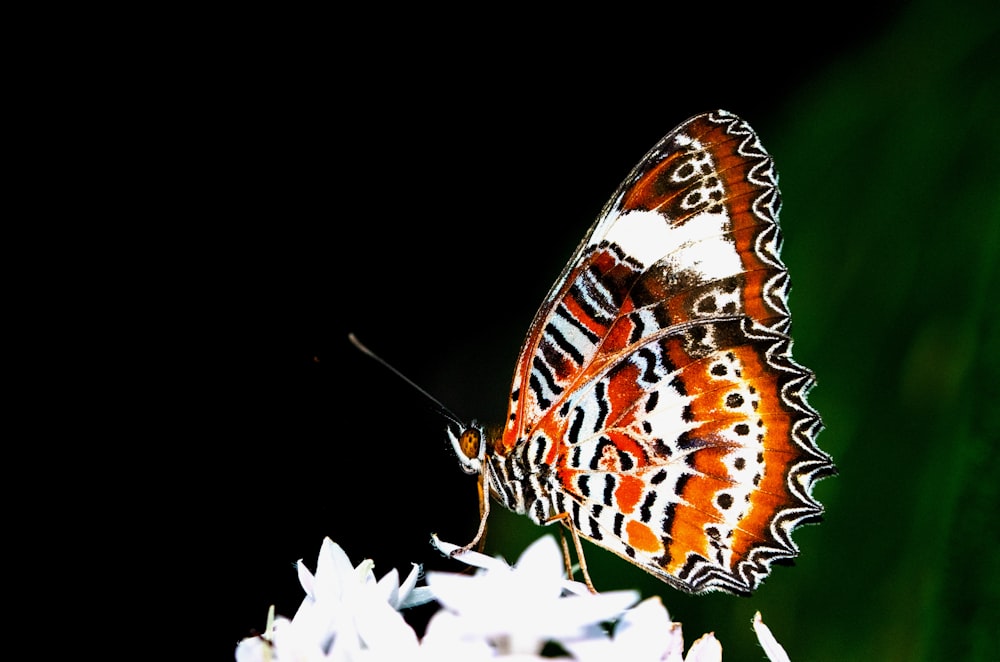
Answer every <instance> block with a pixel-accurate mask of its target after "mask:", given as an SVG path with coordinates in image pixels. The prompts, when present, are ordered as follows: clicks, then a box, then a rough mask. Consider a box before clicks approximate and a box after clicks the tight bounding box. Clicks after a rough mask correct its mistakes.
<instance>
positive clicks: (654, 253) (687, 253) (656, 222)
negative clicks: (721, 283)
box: [605, 211, 743, 281]
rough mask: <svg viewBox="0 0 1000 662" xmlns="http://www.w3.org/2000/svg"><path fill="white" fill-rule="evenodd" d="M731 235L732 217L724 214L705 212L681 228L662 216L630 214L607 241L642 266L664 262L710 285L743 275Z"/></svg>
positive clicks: (641, 212) (618, 219) (622, 220)
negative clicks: (710, 283)
mask: <svg viewBox="0 0 1000 662" xmlns="http://www.w3.org/2000/svg"><path fill="white" fill-rule="evenodd" d="M728 231H729V217H728V216H727V215H726V214H724V213H715V214H713V213H709V212H702V213H700V214H696V215H694V216H692V217H691V218H689V219H688V220H687V221H685V222H684V223H682V224H680V225H670V224H669V223H668V220H667V219H666V218H664V216H663V215H662V214H660V213H659V212H655V211H631V212H627V213H625V214H622V215H621V216H619V217H618V218H617V220H616V221H615V223H614V224H613V225H612V226H611V227H610V229H609V231H608V234H607V235H606V236H605V239H607V240H608V241H612V242H614V243H616V244H618V246H619V247H620V248H621V249H622V250H624V251H625V252H626V253H627V254H628V255H629V256H630V257H632V258H633V259H636V260H638V261H639V262H641V263H642V264H643V266H647V267H648V266H649V265H651V264H653V263H654V262H657V261H659V260H662V259H665V260H666V262H667V264H668V266H669V267H670V269H671V271H673V272H675V273H680V272H682V271H683V272H688V273H693V274H696V275H698V276H699V277H700V279H701V280H702V281H711V280H716V279H719V278H728V277H729V276H735V275H736V274H739V273H742V271H743V264H742V262H741V261H740V256H739V253H737V252H736V246H735V245H733V243H732V239H731V238H730V236H729V235H728V234H726V233H727V232H728Z"/></svg>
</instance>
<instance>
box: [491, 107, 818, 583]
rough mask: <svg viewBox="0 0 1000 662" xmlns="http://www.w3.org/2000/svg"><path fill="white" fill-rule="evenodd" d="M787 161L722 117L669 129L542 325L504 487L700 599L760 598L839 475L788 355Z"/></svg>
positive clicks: (502, 467)
mask: <svg viewBox="0 0 1000 662" xmlns="http://www.w3.org/2000/svg"><path fill="white" fill-rule="evenodd" d="M779 204H780V203H779V195H778V189H777V180H776V175H775V173H774V169H773V163H772V159H771V157H770V156H769V155H768V154H767V153H766V152H765V151H764V149H763V147H762V146H761V144H760V142H759V140H758V139H757V136H756V135H755V134H754V132H753V131H752V130H751V129H750V128H749V126H748V125H747V124H746V123H744V122H742V121H741V120H740V119H738V118H737V117H736V116H734V115H732V114H729V113H726V112H724V111H716V112H714V113H710V114H705V115H699V116H697V117H694V118H691V119H690V120H688V121H687V122H685V123H684V124H682V125H680V126H679V127H677V128H676V129H674V130H673V131H671V132H670V133H669V134H668V135H667V136H666V137H664V138H663V139H662V140H661V141H660V142H659V143H658V144H657V145H656V146H655V147H654V148H653V149H652V150H651V151H650V152H649V153H648V154H647V155H646V156H645V157H644V158H643V159H642V161H641V162H640V163H639V164H638V165H637V166H636V168H635V169H634V170H633V171H632V173H631V174H630V175H629V176H628V177H627V178H626V180H625V182H624V183H623V184H622V186H621V187H620V188H619V190H618V191H617V192H616V194H615V195H614V196H613V197H612V199H611V201H610V202H609V203H608V206H607V207H606V208H605V210H604V211H603V212H602V214H601V215H600V216H599V218H598V220H597V222H596V223H595V224H594V226H593V227H592V228H591V230H590V233H589V234H588V235H587V237H586V238H585V240H584V241H583V243H581V245H580V247H579V248H578V250H577V252H576V254H575V255H574V256H573V258H572V259H571V260H570V262H569V264H568V265H567V267H566V269H565V270H564V271H563V273H562V274H561V275H560V277H559V279H558V280H557V282H556V284H555V285H554V286H553V288H552V290H551V291H550V293H549V295H548V296H547V297H546V299H545V302H544V304H543V305H542V307H541V309H540V310H539V312H538V314H537V315H536V317H535V320H534V321H533V323H532V325H531V327H530V331H529V334H528V337H527V339H526V341H525V344H524V347H523V348H522V351H521V354H520V357H519V360H518V363H517V367H516V370H515V375H514V383H513V387H512V391H511V402H510V408H509V412H508V418H507V421H506V427H505V428H504V431H503V434H502V436H501V437H500V438H498V439H496V440H495V441H494V444H493V447H492V454H493V456H492V462H493V464H494V466H495V467H497V469H496V470H495V473H494V474H493V476H492V479H491V482H492V483H493V487H494V488H495V489H496V491H497V492H498V496H499V498H500V499H501V500H502V501H504V502H505V503H506V504H507V505H508V506H511V507H514V508H515V509H517V510H521V511H524V512H528V513H529V514H530V515H532V517H533V518H534V519H535V520H536V521H544V520H545V519H546V518H547V517H549V516H551V515H552V514H559V513H564V512H565V513H569V515H570V517H571V523H572V525H573V526H574V527H575V528H576V529H577V531H578V532H579V533H580V535H582V536H583V537H585V538H588V539H590V540H592V541H593V542H595V543H596V544H598V545H601V546H603V547H605V548H607V549H609V550H611V551H613V552H615V553H617V554H619V555H621V556H622V557H624V558H626V559H628V560H630V561H632V562H634V563H636V564H637V565H639V566H641V567H643V568H644V569H646V570H647V571H649V572H651V573H653V574H655V575H657V576H659V577H660V578H662V579H663V580H665V581H667V582H668V583H670V584H672V585H674V586H676V587H678V588H681V589H683V590H686V591H692V592H701V591H705V590H712V589H723V590H728V591H732V592H737V593H745V592H749V591H751V590H752V589H753V588H754V587H755V586H756V585H757V584H758V583H759V582H760V580H761V579H763V578H764V577H765V576H766V575H767V573H768V571H769V566H770V563H771V562H772V561H773V560H775V559H777V558H787V557H791V556H794V555H795V554H796V553H797V548H796V546H795V544H794V543H793V542H792V540H791V537H790V532H791V530H792V529H793V528H794V527H795V526H796V525H797V524H799V523H800V522H802V521H805V520H807V519H810V518H815V517H817V516H818V515H819V514H820V513H821V512H822V507H821V506H820V504H819V503H818V502H816V501H815V500H814V499H813V498H812V496H811V491H812V485H813V482H814V481H815V480H816V479H817V478H818V477H821V476H822V475H826V474H829V473H832V472H833V465H832V463H831V462H830V459H829V457H828V456H827V455H826V454H825V453H823V452H822V451H821V450H819V449H818V447H817V446H816V445H815V442H814V438H815V436H816V434H817V433H818V431H819V428H820V427H821V426H820V422H819V417H818V415H817V414H816V412H815V411H814V410H812V409H811V408H810V407H809V406H808V405H807V404H806V402H805V399H804V396H805V392H806V391H807V390H808V388H809V387H810V386H811V384H812V381H813V378H812V375H811V373H810V372H809V371H807V370H805V369H804V368H802V367H800V366H799V365H797V364H796V363H795V362H794V361H793V360H792V359H791V355H790V352H791V341H790V339H789V338H788V336H787V335H786V334H787V332H788V330H789V315H788V309H787V305H786V302H787V294H788V278H787V273H786V270H785V267H784V265H783V264H782V262H781V260H780V258H779V256H778V253H779V248H780V241H781V239H780V232H779V229H778V226H777V213H778V207H779Z"/></svg>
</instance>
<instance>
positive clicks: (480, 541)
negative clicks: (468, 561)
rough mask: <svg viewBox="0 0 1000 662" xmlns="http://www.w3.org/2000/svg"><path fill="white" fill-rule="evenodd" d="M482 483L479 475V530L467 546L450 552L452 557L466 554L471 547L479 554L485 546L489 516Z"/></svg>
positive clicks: (482, 480)
mask: <svg viewBox="0 0 1000 662" xmlns="http://www.w3.org/2000/svg"><path fill="white" fill-rule="evenodd" d="M484 483H485V479H484V477H483V475H482V474H479V482H478V483H477V487H478V488H479V530H478V531H476V537H475V538H473V539H472V542H470V543H469V544H468V545H465V546H463V547H461V548H459V549H456V550H455V551H454V552H452V553H451V555H452V557H454V556H455V555H457V554H461V553H462V552H467V551H469V550H470V549H472V548H473V547H475V548H476V551H477V552H481V551H483V547H484V546H485V545H486V520H487V519H489V516H490V497H489V495H488V494H486V490H485V485H484Z"/></svg>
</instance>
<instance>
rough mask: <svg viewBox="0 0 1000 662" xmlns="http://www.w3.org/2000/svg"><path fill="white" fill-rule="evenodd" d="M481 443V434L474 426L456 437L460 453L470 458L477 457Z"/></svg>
mask: <svg viewBox="0 0 1000 662" xmlns="http://www.w3.org/2000/svg"><path fill="white" fill-rule="evenodd" d="M482 444H483V435H482V433H481V432H480V431H479V430H478V429H476V428H469V429H468V430H466V431H465V432H463V433H462V436H461V437H459V439H458V447H459V449H461V451H462V454H463V455H465V457H467V458H469V459H470V460H472V459H476V458H478V457H479V448H480V446H482Z"/></svg>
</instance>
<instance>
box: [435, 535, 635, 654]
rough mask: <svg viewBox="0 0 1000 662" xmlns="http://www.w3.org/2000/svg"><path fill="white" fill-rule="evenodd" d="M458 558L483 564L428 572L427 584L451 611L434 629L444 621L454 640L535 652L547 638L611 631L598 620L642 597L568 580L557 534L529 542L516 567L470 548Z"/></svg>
mask: <svg viewBox="0 0 1000 662" xmlns="http://www.w3.org/2000/svg"><path fill="white" fill-rule="evenodd" d="M434 544H435V545H436V546H437V547H438V549H440V550H441V551H442V552H444V553H452V552H453V551H455V550H458V548H457V547H455V546H453V545H449V544H448V543H443V542H441V541H439V540H437V539H436V538H435V539H434ZM455 558H457V559H459V560H461V561H463V562H465V563H468V564H470V565H474V566H476V567H479V568H480V571H479V572H478V573H477V574H476V575H475V576H467V575H457V574H451V573H440V572H433V573H428V575H427V584H428V587H429V588H430V589H431V592H432V593H433V594H434V596H435V597H436V598H437V599H438V601H439V602H440V603H441V604H442V605H443V606H444V607H445V609H447V610H448V611H450V612H451V615H450V616H445V617H441V618H442V619H446V620H442V621H441V622H438V620H439V616H440V614H438V615H435V616H434V618H433V619H432V624H433V625H434V628H435V635H436V636H442V637H443V636H445V629H446V628H447V629H448V632H449V635H450V636H451V637H452V638H453V639H459V640H461V641H467V642H469V641H476V640H486V641H488V642H490V643H491V644H492V645H493V646H494V647H495V648H496V651H497V652H498V653H500V654H501V655H505V654H521V655H536V654H538V653H539V652H540V651H541V649H542V647H543V646H544V645H545V643H546V642H548V641H555V642H558V643H560V644H563V643H569V642H573V641H578V640H584V639H588V638H591V637H594V636H602V637H606V635H605V634H604V632H603V630H602V629H601V628H599V627H597V626H598V624H600V623H601V622H603V621H609V620H611V619H613V618H615V617H617V616H619V615H620V614H621V613H622V612H623V611H624V610H625V609H626V608H627V607H628V606H629V605H631V604H634V603H635V601H636V600H637V599H638V597H639V596H638V593H637V592H636V591H610V592H608V593H603V594H598V595H592V594H591V593H589V591H587V590H586V588H585V587H584V588H583V589H582V590H581V587H582V586H583V585H582V584H579V583H578V582H569V581H567V580H566V579H565V578H564V577H563V568H564V566H563V558H562V553H561V552H560V550H559V546H558V544H557V543H556V542H555V539H554V538H552V536H545V537H543V538H540V539H539V540H537V541H535V542H534V543H532V544H531V545H530V546H528V548H527V549H526V550H524V553H523V554H522V555H521V557H520V558H519V559H518V561H517V563H516V564H515V565H514V566H513V567H510V566H508V565H507V564H506V563H504V562H502V561H499V560H497V559H493V558H490V557H488V556H486V555H484V554H479V553H477V552H471V551H470V552H461V553H458V554H456V555H455ZM456 617H457V618H456ZM429 630H430V626H429Z"/></svg>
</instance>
